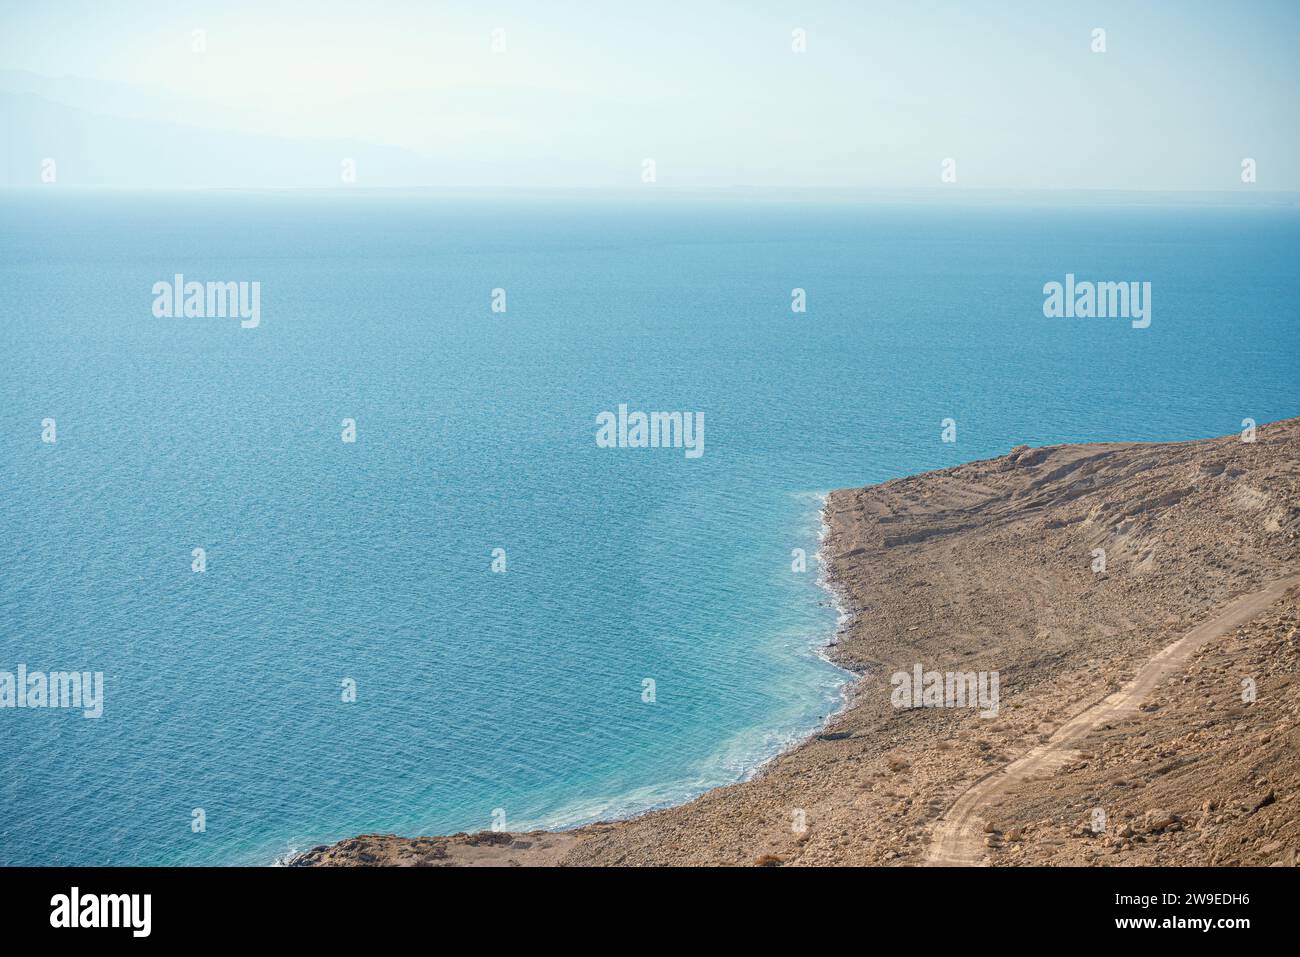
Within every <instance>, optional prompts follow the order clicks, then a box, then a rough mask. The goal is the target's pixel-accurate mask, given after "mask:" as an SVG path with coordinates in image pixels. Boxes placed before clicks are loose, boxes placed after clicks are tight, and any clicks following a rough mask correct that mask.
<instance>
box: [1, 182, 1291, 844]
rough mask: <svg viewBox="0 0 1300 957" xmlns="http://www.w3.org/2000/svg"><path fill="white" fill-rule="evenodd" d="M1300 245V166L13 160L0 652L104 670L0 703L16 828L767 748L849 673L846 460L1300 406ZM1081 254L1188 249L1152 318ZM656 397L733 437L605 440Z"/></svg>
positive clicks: (312, 834) (493, 795) (240, 820)
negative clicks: (793, 185) (913, 173)
mask: <svg viewBox="0 0 1300 957" xmlns="http://www.w3.org/2000/svg"><path fill="white" fill-rule="evenodd" d="M1298 253H1300V218H1298V217H1297V215H1296V212H1295V211H1294V210H1268V209H1258V210H1224V209H1161V208H1154V207H1150V208H1134V207H1128V208H1125V207H1114V208H1109V209H1096V210H1086V209H1063V208H1062V209H1049V208H1036V209H1031V208H967V209H956V208H953V209H946V208H938V207H926V206H841V207H815V206H814V207H799V206H794V205H788V206H787V205H744V204H720V203H706V202H667V203H662V204H650V203H631V202H607V203H580V202H573V201H570V200H565V201H553V202H548V201H544V200H527V199H515V200H509V201H506V200H489V199H478V200H464V201H455V202H453V201H449V200H444V199H438V198H432V197H420V196H409V195H374V194H364V195H348V194H337V195H336V194H317V195H274V194H268V195H246V194H238V193H230V194H222V193H213V194H152V195H143V194H140V195H137V194H94V193H88V194H77V193H67V192H65V193H54V192H53V191H47V192H41V191H36V192H30V193H10V194H7V195H4V196H3V197H0V288H3V290H4V293H5V295H4V310H3V317H2V318H0V350H2V352H3V360H2V361H3V366H2V372H0V465H2V466H3V469H2V471H0V483H2V485H0V489H2V490H3V495H2V496H0V529H2V530H3V533H2V534H0V670H13V669H15V668H16V666H17V665H18V664H19V663H24V664H26V665H27V666H28V667H29V668H31V669H44V670H62V669H72V668H76V669H84V670H90V671H96V670H98V671H103V672H104V674H105V681H106V702H105V706H104V716H103V717H102V718H101V719H99V720H97V721H95V720H85V719H83V718H82V717H81V716H80V715H79V714H76V713H72V712H68V711H61V710H50V709H46V710H38V709H27V710H14V709H3V710H0V863H3V864H23V863H115V864H153V863H176V862H180V863H239V862H269V861H271V860H274V859H275V858H276V857H277V856H280V855H283V854H285V853H287V852H288V851H290V850H294V849H301V848H303V847H307V846H310V845H312V844H315V843H320V842H323V841H328V840H333V839H338V838H341V837H345V836H348V835H351V834H354V833H358V832H362V831H375V830H380V831H397V832H407V833H411V832H424V833H439V832H449V831H456V830H463V829H469V830H476V829H480V828H486V827H489V826H491V825H492V824H493V815H494V812H496V811H497V809H502V810H503V811H504V815H505V822H506V824H507V826H509V827H511V828H518V827H527V826H532V825H539V824H541V825H552V826H555V825H565V824H572V823H576V822H578V821H582V820H588V819H591V818H594V817H600V816H608V815H613V814H622V813H630V812H634V811H637V810H641V809H644V808H646V807H649V806H653V805H656V804H661V803H667V802H673V801H678V800H682V799H685V798H687V797H689V796H691V795H693V794H695V793H698V792H699V791H700V790H702V789H704V788H707V787H710V786H713V785H716V784H719V783H723V782H726V781H729V780H734V779H735V778H737V777H739V776H741V775H743V774H746V773H748V772H750V771H752V770H753V769H754V768H755V767H756V766H757V764H758V763H759V762H760V761H761V760H763V759H764V758H765V757H767V756H770V755H771V754H772V753H773V752H774V751H775V750H776V749H777V748H779V747H780V746H781V745H782V744H783V743H785V742H788V741H789V740H791V739H793V738H796V737H798V736H800V735H801V734H803V733H806V732H807V731H808V730H810V729H811V728H813V727H815V726H816V724H817V723H818V722H819V720H820V719H821V718H822V717H823V716H824V715H826V714H828V713H829V712H830V711H831V710H833V709H834V708H836V707H838V705H839V702H840V698H839V690H840V686H841V683H842V681H843V679H844V675H843V673H842V672H840V671H838V670H837V669H835V668H833V667H831V666H830V665H828V664H827V663H826V662H824V661H822V660H821V659H820V658H819V657H818V656H817V654H816V649H817V648H818V647H820V646H822V645H824V644H825V643H826V642H827V640H828V639H829V637H830V635H831V634H832V633H833V630H834V627H835V623H836V612H835V610H834V608H833V607H831V606H830V604H829V602H828V598H827V595H826V594H825V592H823V591H821V590H820V589H819V588H818V587H817V585H816V573H817V564H816V562H815V561H813V560H812V557H811V556H812V554H813V553H814V551H815V549H816V547H817V534H818V515H817V508H818V501H819V499H818V494H819V493H821V492H824V491H825V490H828V489H830V488H835V487H840V486H846V485H861V484H864V483H869V482H878V481H881V480H884V479H886V478H890V477H893V476H897V475H903V474H908V473H912V472H916V471H920V470H923V469H929V468H936V467H943V466H947V465H951V464H955V463H957V462H961V461H966V460H970V459H975V458H982V457H987V456H991V455H997V454H1001V453H1003V452H1005V451H1006V450H1007V449H1009V448H1010V447H1011V446H1012V445H1016V444H1020V443H1031V444H1046V443H1055V442H1070V441H1088V440H1100V439H1140V440H1169V439H1182V438H1193V437H1202V436H1208V435H1216V434H1224V433H1227V432H1232V431H1236V430H1238V429H1239V428H1240V424H1241V420H1242V419H1243V418H1246V417H1251V418H1254V419H1256V420H1257V421H1259V422H1261V423H1263V422H1267V421H1270V420H1272V419H1277V418H1282V417H1286V416H1292V415H1296V414H1297V413H1298V412H1300V409H1298V408H1297V404H1296V388H1295V385H1296V367H1297V361H1296V360H1297V348H1296V335H1295V329H1296V325H1295V324H1296V321H1297V318H1298V317H1297V305H1296V304H1297V302H1300V299H1297V292H1298V291H1300V280H1298V279H1297V278H1296V273H1295V269H1294V266H1295V263H1296V261H1297V258H1298V257H1297V254H1298ZM176 272H183V273H185V274H186V276H187V277H188V278H191V279H200V280H204V279H217V280H248V281H252V280H257V281H260V282H261V283H262V298H261V311H262V321H261V325H260V327H258V328H257V329H248V330H245V329H241V328H240V327H239V325H238V323H237V322H236V321H232V320H225V319H175V320H172V319H157V318H155V317H154V316H153V315H152V313H151V310H150V306H151V302H152V294H151V288H152V286H153V284H154V283H155V282H156V281H159V280H166V279H170V277H171V276H172V275H173V274H174V273H176ZM1067 272H1073V273H1075V274H1077V275H1078V276H1079V277H1080V278H1094V279H1106V280H1128V279H1135V280H1146V281H1150V282H1152V285H1153V307H1154V314H1153V321H1152V324H1151V327H1150V328H1149V329H1145V330H1134V329H1131V328H1130V327H1129V324H1128V323H1127V322H1124V321H1118V320H1075V319H1070V320H1065V319H1056V320H1052V319H1045V318H1044V317H1043V314H1042V302H1043V295H1042V286H1043V284H1044V283H1045V282H1048V281H1052V280H1058V281H1059V280H1062V279H1063V278H1064V276H1065V274H1066V273H1067ZM796 286H797V287H802V288H805V289H806V290H807V294H808V312H807V313H806V314H803V315H795V314H792V313H791V311H790V291H791V289H792V288H794V287H796ZM498 287H500V288H504V289H505V290H506V291H507V295H508V311H507V312H506V313H505V314H493V313H492V312H491V311H490V309H489V303H490V296H491V290H492V289H493V288H498ZM620 402H626V403H629V405H630V406H631V407H632V408H634V409H642V410H646V411H649V410H681V411H688V410H689V411H703V412H704V413H705V419H706V431H705V454H704V455H703V457H701V458H699V459H695V460H691V459H687V458H686V457H685V456H684V455H683V454H682V452H681V451H680V450H662V449H660V450H631V449H620V450H611V449H600V448H597V447H596V444H595V441H594V435H595V416H596V414H597V413H599V412H601V411H604V410H613V409H615V408H616V407H617V405H618V404H619V403H620ZM949 416H951V417H953V418H955V419H956V420H957V423H958V441H957V442H956V443H955V444H945V443H943V442H941V441H940V421H941V420H942V419H944V418H946V417H949ZM46 417H54V418H55V419H56V421H57V427H58V442H57V443H56V444H54V445H47V444H43V443H42V442H41V441H40V431H41V421H42V420H43V419H45V418H46ZM345 417H351V418H355V419H356V421H357V428H358V439H357V442H356V443H355V444H351V445H348V444H344V443H343V442H341V441H340V434H339V433H340V422H341V420H342V419H343V418H345ZM196 546H202V547H204V548H206V549H207V554H208V569H207V571H206V572H205V573H203V574H194V573H192V572H191V570H190V561H191V557H190V554H191V549H192V548H194V547H196ZM498 547H499V548H504V549H505V550H506V555H507V561H508V572H507V573H506V574H504V575H499V574H493V573H492V572H491V571H490V568H489V565H490V562H491V558H492V554H491V553H492V550H493V549H494V548H498ZM793 548H803V549H805V550H806V551H807V552H808V554H809V556H810V558H809V571H808V572H807V573H806V574H795V573H793V572H792V571H791V569H790V561H791V549H793ZM647 677H649V678H653V679H654V681H655V683H656V684H655V690H656V700H655V701H654V703H646V702H643V700H642V689H643V680H644V679H645V678H647ZM344 678H352V679H354V680H355V681H356V682H357V688H358V699H357V701H356V702H355V703H344V702H342V701H341V700H340V682H341V681H342V679H344ZM194 808H203V809H204V811H205V813H206V817H207V830H206V832H204V833H200V834H195V833H193V832H192V830H191V826H190V822H191V813H192V811H193V809H194Z"/></svg>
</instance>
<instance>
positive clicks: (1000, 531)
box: [299, 419, 1300, 865]
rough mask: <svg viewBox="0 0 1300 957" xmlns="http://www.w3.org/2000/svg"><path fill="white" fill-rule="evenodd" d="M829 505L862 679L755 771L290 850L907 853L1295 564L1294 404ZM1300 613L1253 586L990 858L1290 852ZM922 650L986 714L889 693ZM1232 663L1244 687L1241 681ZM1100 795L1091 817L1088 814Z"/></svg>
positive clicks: (539, 860) (1018, 821)
mask: <svg viewBox="0 0 1300 957" xmlns="http://www.w3.org/2000/svg"><path fill="white" fill-rule="evenodd" d="M827 518H828V523H829V526H830V533H829V535H828V537H827V540H826V542H825V554H826V556H827V557H828V560H829V562H830V566H831V572H832V574H833V576H834V577H835V578H836V580H837V581H838V583H839V587H840V590H841V592H842V595H843V598H844V601H845V603H846V605H847V607H848V608H849V609H850V610H851V612H852V613H853V615H854V617H853V620H852V621H851V622H850V623H849V624H848V625H847V626H846V628H845V630H844V631H843V632H842V634H841V636H840V639H839V643H838V645H837V647H836V648H835V649H834V654H835V655H836V657H837V658H838V659H839V660H840V662H841V663H842V664H844V665H845V666H847V667H850V668H852V669H854V670H855V671H857V672H859V673H860V674H861V675H862V677H861V679H860V680H859V682H858V683H857V686H856V687H855V690H854V700H853V704H852V706H851V707H850V708H849V709H848V710H847V711H846V712H845V713H844V714H842V715H840V716H838V717H837V718H836V719H835V720H834V721H833V722H832V723H831V725H830V726H829V727H828V728H827V729H826V731H825V732H824V733H823V734H821V735H818V736H816V737H814V738H812V739H811V740H809V741H807V742H805V743H804V744H802V745H801V746H799V747H797V748H795V749H793V750H791V751H789V752H787V753H786V754H783V755H781V756H780V757H778V758H777V759H775V760H774V761H773V762H771V764H770V765H769V766H768V767H767V768H766V769H765V771H764V773H762V774H761V775H760V776H759V777H757V778H755V779H753V780H751V781H748V782H745V783H742V784H736V785H732V786H729V787H725V788H718V789H716V790H714V791H710V792H709V793H707V794H705V795H703V796H702V797H700V798H698V799H697V800H695V801H692V802H690V803H689V804H686V805H683V806H681V807H677V808H672V809H668V810H664V811H658V812H654V813H651V814H646V815H644V816H642V817H639V818H636V819H633V820H629V821H621V822H614V823H608V824H597V825H592V826H589V827H585V828H581V829H578V830H575V831H571V832H565V833H563V834H556V835H545V834H528V835H486V836H485V835H457V836H453V837H450V838H415V839H403V838H396V837H392V836H380V835H367V836H363V837H358V838H353V839H350V840H348V841H344V842H342V843H340V844H336V845H333V846H332V847H327V848H318V849H315V850H313V851H311V852H308V853H307V854H305V855H302V856H301V858H300V859H299V862H300V863H304V864H433V865H439V864H475V863H493V864H496V863H500V864H558V863H563V864H598V865H600V864H611V865H613V864H626V865H631V864H754V863H764V864H916V863H923V862H925V861H927V859H928V855H929V848H930V844H931V839H932V837H933V834H934V831H935V826H936V823H937V822H938V821H940V820H941V819H942V818H943V816H944V815H945V814H946V813H948V812H949V811H950V810H951V808H952V807H953V806H954V804H955V803H956V802H957V801H958V800H959V799H960V798H961V797H962V795H963V794H966V793H967V791H968V790H969V789H970V787H971V786H972V784H974V783H975V782H976V781H978V780H980V779H981V778H984V777H985V776H986V775H988V774H989V773H990V772H991V771H997V770H999V769H1001V768H1004V767H1005V766H1006V765H1008V764H1009V763H1011V762H1012V761H1013V760H1014V759H1016V758H1017V757H1020V756H1022V755H1024V754H1026V753H1027V752H1029V751H1030V749H1032V748H1034V747H1037V746H1040V745H1042V744H1044V742H1049V741H1051V740H1052V738H1053V735H1054V733H1055V732H1056V731H1057V730H1058V729H1059V728H1061V726H1062V725H1064V724H1065V723H1066V722H1067V721H1069V720H1070V719H1071V718H1072V717H1075V716H1077V715H1079V714H1080V713H1082V712H1083V711H1085V710H1086V709H1087V708H1089V707H1090V706H1092V705H1094V704H1095V703H1096V702H1098V701H1100V700H1101V699H1103V698H1105V697H1106V696H1107V695H1108V694H1110V693H1111V692H1113V691H1115V690H1116V689H1119V688H1121V687H1122V686H1123V685H1124V683H1125V682H1127V681H1129V679H1131V678H1132V677H1133V676H1134V675H1135V674H1136V673H1137V672H1138V670H1139V669H1140V668H1141V667H1142V666H1143V665H1144V664H1145V663H1146V662H1147V661H1148V660H1150V659H1151V657H1152V656H1153V655H1154V654H1156V653H1157V652H1158V651H1160V650H1161V649H1162V648H1165V647H1166V646H1168V645H1169V644H1171V643H1173V642H1174V641H1176V640H1178V639H1179V638H1180V637H1181V636H1183V635H1185V634H1187V633H1188V632H1189V631H1190V630H1191V629H1193V628H1194V627H1196V626H1197V625H1200V624H1204V623H1207V622H1210V621H1212V620H1214V619H1215V618H1216V615H1218V614H1220V613H1221V612H1222V610H1223V609H1224V608H1225V607H1226V606H1228V604H1229V603H1230V602H1231V601H1232V600H1233V599H1235V598H1238V597H1239V596H1242V595H1246V594H1250V593H1253V592H1257V591H1259V590H1260V589H1263V588H1264V587H1265V586H1267V585H1269V584H1270V583H1274V582H1277V581H1279V580H1281V579H1284V578H1286V577H1287V576H1290V575H1295V574H1296V573H1297V572H1300V549H1298V544H1300V543H1298V541H1297V539H1298V537H1300V419H1290V420H1286V421H1284V422H1278V423H1273V424H1270V425H1265V426H1262V427H1260V428H1259V430H1258V432H1257V434H1256V436H1255V441H1254V442H1243V441H1242V439H1241V436H1239V435H1230V436H1225V437H1223V438H1217V439H1208V440H1203V441H1194V442H1180V443H1168V444H1120V443H1115V444H1097V445H1064V446H1054V447H1048V448H1040V449H1029V448H1025V447H1020V448H1017V449H1015V450H1013V451H1012V452H1011V453H1010V454H1008V455H1005V456H1002V457H1000V458H996V459H989V460H985V461H980V462H972V463H969V464H966V465H962V466H958V467H955V468H950V469H944V470H941V471H936V472H928V473H925V474H922V475H917V476H912V477H908V478H904V479H897V480H895V481H891V482H887V483H884V484H882V485H878V486H872V487H869V488H862V489H848V490H841V491H837V492H834V493H832V494H831V495H830V496H829V498H828V502H827ZM1295 613H1296V608H1295V598H1294V594H1292V595H1291V596H1290V597H1284V598H1281V599H1279V600H1278V601H1276V602H1273V603H1270V604H1269V605H1268V607H1267V609H1266V610H1265V611H1262V612H1261V614H1260V615H1259V616H1258V618H1257V620H1252V621H1251V622H1249V623H1248V624H1247V625H1246V626H1244V628H1243V630H1242V633H1241V634H1240V635H1237V634H1236V633H1235V632H1234V633H1232V634H1230V635H1229V636H1227V637H1225V638H1224V639H1222V640H1216V641H1214V642H1211V643H1210V644H1209V645H1207V646H1206V648H1205V650H1204V652H1203V653H1202V654H1200V655H1199V656H1198V657H1197V658H1196V660H1195V661H1194V662H1193V663H1191V664H1189V665H1188V667H1187V669H1185V670H1184V671H1180V672H1178V673H1177V674H1175V675H1173V676H1172V677H1170V678H1169V680H1168V682H1166V683H1164V684H1161V686H1160V687H1159V688H1158V690H1157V691H1156V692H1155V694H1154V696H1153V699H1152V700H1151V701H1150V702H1144V705H1151V707H1150V708H1147V709H1146V710H1142V711H1140V712H1139V714H1138V715H1137V716H1134V717H1132V718H1126V719H1124V721H1123V722H1121V723H1117V724H1116V725H1115V726H1114V727H1112V728H1108V729H1105V730H1104V731H1102V732H1099V737H1098V738H1097V739H1096V740H1095V741H1091V740H1090V743H1089V744H1088V745H1087V747H1086V749H1085V750H1084V751H1082V752H1081V753H1082V754H1083V755H1086V757H1080V758H1079V759H1078V761H1076V762H1072V763H1067V764H1066V765H1064V766H1062V767H1059V768H1055V769H1054V770H1053V771H1052V772H1051V774H1050V776H1049V777H1048V778H1046V779H1044V780H1042V781H1035V782H1033V786H1032V787H1026V788H1022V789H1020V790H1019V791H1011V792H1008V793H1007V794H1006V795H1004V796H1000V799H1002V800H1005V802H1006V803H1005V807H1002V808H998V809H996V810H990V811H989V812H988V813H989V814H990V815H991V816H993V817H994V818H996V820H992V821H990V822H989V827H991V828H992V829H991V830H989V831H988V832H987V834H988V837H987V838H986V840H985V842H984V850H983V852H982V853H983V856H984V858H985V859H986V860H988V861H989V862H992V863H1001V862H1010V863H1014V862H1026V863H1046V862H1052V863H1055V862H1058V861H1059V862H1069V863H1091V862H1094V861H1095V862H1105V863H1115V862H1116V861H1115V860H1114V859H1113V858H1114V857H1115V856H1116V855H1131V856H1132V857H1131V859H1132V860H1134V861H1135V862H1142V863H1153V862H1164V861H1165V860H1168V861H1170V862H1173V863H1198V864H1209V863H1212V862H1220V863H1275V862H1277V861H1283V860H1289V859H1290V855H1291V853H1292V850H1293V848H1294V847H1295V844H1296V840H1295V838H1296V835H1295V833H1294V825H1293V823H1291V824H1289V823H1288V821H1290V822H1294V820H1295V819H1296V818H1297V817H1300V814H1297V812H1298V811H1300V805H1297V804H1296V803H1295V801H1296V787H1295V786H1296V783H1297V782H1296V777H1295V757H1296V748H1297V746H1298V745H1300V742H1298V741H1297V738H1298V737H1300V735H1298V734H1297V732H1296V731H1295V728H1296V725H1297V715H1298V712H1297V705H1296V700H1297V697H1298V696H1297V694H1296V691H1297V690H1300V689H1297V687H1296V686H1295V684H1294V679H1295V674H1296V664H1295V663H1296V656H1295V644H1294V634H1295V627H1294V626H1295ZM918 666H920V669H921V674H922V675H924V674H926V673H930V672H934V673H937V674H939V675H941V676H949V675H953V674H956V675H959V676H960V675H972V674H973V675H977V676H978V675H980V674H984V675H989V674H991V673H996V675H997V678H998V699H999V700H998V704H997V708H996V714H995V715H990V714H989V709H987V708H974V707H969V706H958V707H952V706H948V701H947V700H942V696H941V700H942V704H941V705H940V706H925V707H898V706H897V705H898V703H899V697H898V695H897V694H896V692H897V690H898V688H899V685H900V682H899V681H898V680H896V676H897V675H899V674H901V673H906V674H909V675H911V674H915V673H916V669H917V667H918ZM722 677H723V676H720V680H721V678H722ZM1246 677H1251V678H1253V680H1254V682H1255V686H1256V700H1255V702H1253V703H1245V702H1241V701H1239V700H1236V699H1238V698H1239V697H1240V695H1241V693H1242V683H1241V682H1242V679H1243V678H1246ZM1234 696H1235V697H1234ZM1234 701H1236V703H1233V702H1234ZM920 703H922V704H924V702H923V701H922V702H920ZM1211 703H1212V704H1213V708H1210V707H1209V705H1210V704H1211ZM1211 713H1212V717H1211V716H1210V714H1211ZM1206 721H1210V722H1211V723H1210V724H1205V723H1204V722H1206ZM1212 765H1213V766H1214V773H1212V774H1211V773H1203V772H1208V769H1209V768H1210V767H1211V766H1212ZM1269 793H1271V794H1272V799H1271V800H1265V799H1266V798H1267V797H1268V794H1269ZM1260 802H1263V803H1260ZM1254 805H1258V806H1254ZM1097 807H1102V808H1103V810H1104V811H1105V813H1106V818H1107V827H1105V828H1102V829H1101V830H1099V831H1096V832H1095V833H1094V832H1093V831H1092V830H1091V824H1092V822H1093V821H1094V819H1095V817H1094V814H1093V812H1094V811H1095V809H1096V808H1097ZM1242 808H1253V809H1249V810H1241V809H1242ZM1106 809H1109V810H1106ZM1148 812H1152V813H1151V814H1150V817H1151V818H1152V819H1151V820H1148ZM1175 817H1176V818H1177V819H1176V820H1173V819H1172V818H1175ZM1156 819H1159V820H1156ZM1166 819H1168V820H1166ZM1206 822H1208V823H1206ZM1084 824H1088V825H1089V829H1088V830H1087V832H1086V833H1080V827H1081V826H1082V825H1084ZM1125 828H1126V829H1127V832H1128V833H1127V835H1126V836H1121V834H1120V833H1119V832H1120V831H1121V830H1124V829H1125ZM1139 835H1140V837H1141V839H1140V840H1139V839H1138V837H1139Z"/></svg>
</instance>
